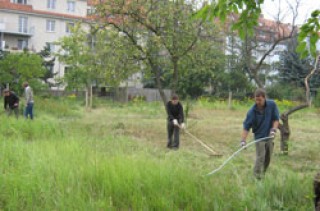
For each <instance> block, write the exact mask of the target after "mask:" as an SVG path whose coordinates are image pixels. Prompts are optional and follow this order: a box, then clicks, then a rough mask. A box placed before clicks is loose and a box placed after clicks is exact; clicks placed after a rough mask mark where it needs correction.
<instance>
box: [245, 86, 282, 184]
mask: <svg viewBox="0 0 320 211" xmlns="http://www.w3.org/2000/svg"><path fill="white" fill-rule="evenodd" d="M254 97H255V104H254V105H253V106H252V107H251V109H250V110H249V111H248V113H247V117H246V119H245V120H244V122H243V132H242V139H241V145H242V146H245V145H246V139H247V136H248V133H249V131H250V129H251V128H252V132H253V133H254V138H255V139H260V138H268V137H270V138H269V139H267V140H264V141H260V142H257V143H256V163H255V166H254V175H255V176H256V178H257V179H261V177H262V176H263V175H264V173H265V172H266V171H267V168H268V166H269V164H270V160H271V155H272V151H273V145H274V144H273V138H274V136H275V134H276V132H277V129H278V126H279V110H278V107H277V105H276V103H275V102H274V101H272V100H267V99H266V92H265V91H264V90H263V89H257V90H256V91H255V93H254Z"/></svg>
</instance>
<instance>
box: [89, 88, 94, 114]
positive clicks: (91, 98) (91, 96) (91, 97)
mask: <svg viewBox="0 0 320 211" xmlns="http://www.w3.org/2000/svg"><path fill="white" fill-rule="evenodd" d="M92 100H93V94H92V84H91V85H90V104H89V105H90V107H89V109H90V110H91V109H92Z"/></svg>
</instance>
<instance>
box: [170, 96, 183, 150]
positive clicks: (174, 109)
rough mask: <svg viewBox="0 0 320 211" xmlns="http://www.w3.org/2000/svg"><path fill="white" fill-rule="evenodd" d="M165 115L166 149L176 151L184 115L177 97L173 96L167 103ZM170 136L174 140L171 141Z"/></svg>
mask: <svg viewBox="0 0 320 211" xmlns="http://www.w3.org/2000/svg"><path fill="white" fill-rule="evenodd" d="M166 109H167V113H168V123H167V129H168V144H167V147H168V148H170V149H171V148H172V149H178V148H179V133H180V128H182V129H183V128H184V127H185V125H184V115H183V107H182V105H181V103H180V102H179V97H178V96H177V95H173V96H172V98H171V100H170V101H169V102H168V103H167V107H166ZM172 136H174V139H173V141H172Z"/></svg>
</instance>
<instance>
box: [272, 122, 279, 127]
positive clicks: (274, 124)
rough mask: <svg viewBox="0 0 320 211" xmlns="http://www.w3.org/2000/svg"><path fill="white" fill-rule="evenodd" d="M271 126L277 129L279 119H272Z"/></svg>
mask: <svg viewBox="0 0 320 211" xmlns="http://www.w3.org/2000/svg"><path fill="white" fill-rule="evenodd" d="M272 128H273V129H278V128H279V120H276V121H273V124H272Z"/></svg>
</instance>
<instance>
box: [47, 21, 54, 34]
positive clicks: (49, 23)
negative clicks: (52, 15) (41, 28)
mask: <svg viewBox="0 0 320 211" xmlns="http://www.w3.org/2000/svg"><path fill="white" fill-rule="evenodd" d="M55 25H56V22H55V21H54V20H47V32H54V31H55Z"/></svg>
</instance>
